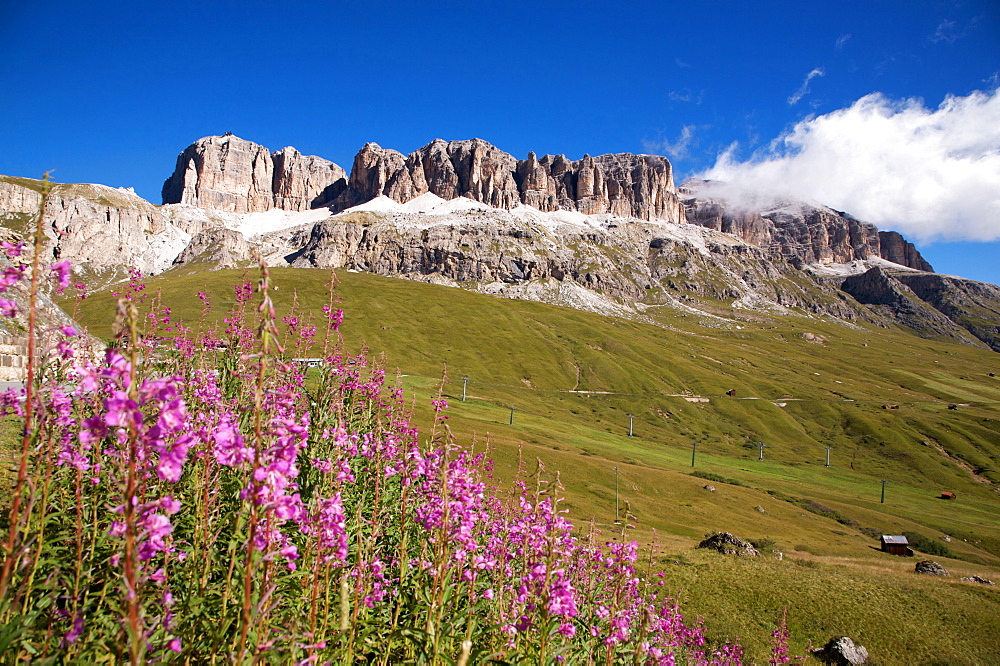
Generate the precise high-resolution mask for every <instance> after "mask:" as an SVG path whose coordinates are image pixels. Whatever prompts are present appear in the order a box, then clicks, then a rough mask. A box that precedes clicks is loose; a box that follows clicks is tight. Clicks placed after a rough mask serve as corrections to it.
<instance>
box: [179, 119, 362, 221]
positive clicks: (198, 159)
mask: <svg viewBox="0 0 1000 666" xmlns="http://www.w3.org/2000/svg"><path fill="white" fill-rule="evenodd" d="M344 180H345V173H344V170H343V169H342V168H340V167H339V166H337V165H336V164H334V163H333V162H330V161H329V160H325V159H323V158H321V157H316V156H313V155H302V154H301V153H299V151H297V150H295V149H294V148H283V149H282V150H280V151H277V152H276V153H274V154H273V155H272V154H271V152H270V151H268V149H267V148H265V147H264V146H261V145H259V144H256V143H253V142H252V141H247V140H245V139H241V138H239V137H237V136H233V135H231V134H226V135H224V136H207V137H204V138H201V139H198V140H197V141H195V142H194V143H193V144H191V145H190V146H188V147H187V148H185V149H184V150H183V151H182V152H181V154H180V155H178V157H177V164H176V166H175V167H174V172H173V174H172V175H171V176H170V177H169V178H168V179H167V180H166V182H164V184H163V191H162V194H163V203H165V204H168V203H181V204H190V205H192V206H200V207H202V208H209V209H212V210H218V211H226V212H231V213H256V212H262V211H266V210H271V209H272V208H281V209H284V210H308V209H309V208H315V207H317V206H319V205H322V204H323V203H327V202H329V201H332V200H333V199H336V197H337V196H338V195H339V194H340V193H341V192H342V191H343V190H345V189H346V187H347V184H346V182H341V181H344ZM338 183H340V184H338Z"/></svg>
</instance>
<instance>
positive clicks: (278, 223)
mask: <svg viewBox="0 0 1000 666" xmlns="http://www.w3.org/2000/svg"><path fill="white" fill-rule="evenodd" d="M328 217H330V209H328V208H314V209H312V210H304V211H290V210H281V209H279V208H272V209H271V210H269V211H265V212H263V213H247V214H244V215H239V221H238V222H236V223H235V224H232V223H230V224H227V225H226V227H227V228H229V229H233V230H235V231H238V232H240V233H241V234H243V237H244V238H246V239H247V240H250V239H251V238H253V237H254V236H260V235H262V234H267V233H271V232H274V231H282V230H284V229H290V228H292V227H299V226H302V225H305V224H315V223H316V222H320V221H321V220H325V219H326V218H328Z"/></svg>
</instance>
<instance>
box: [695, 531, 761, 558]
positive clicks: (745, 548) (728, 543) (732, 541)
mask: <svg viewBox="0 0 1000 666" xmlns="http://www.w3.org/2000/svg"><path fill="white" fill-rule="evenodd" d="M698 548H711V549H712V550H717V551H719V552H720V553H722V554H723V555H743V556H745V557H757V556H758V555H760V553H759V552H758V551H757V549H756V548H754V547H753V545H752V544H750V543H749V542H746V541H744V540H743V539H740V538H739V537H735V536H733V535H732V534H730V533H729V532H719V533H718V534H713V535H712V536H710V537H708V538H707V539H705V540H704V541H702V542H701V543H699V544H698Z"/></svg>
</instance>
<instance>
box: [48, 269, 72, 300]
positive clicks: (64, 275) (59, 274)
mask: <svg viewBox="0 0 1000 666" xmlns="http://www.w3.org/2000/svg"><path fill="white" fill-rule="evenodd" d="M50 271H51V273H52V276H53V277H54V278H55V279H56V291H57V292H58V293H60V294H61V293H63V291H64V290H65V289H66V287H68V286H69V277H70V271H71V266H70V263H69V262H68V261H60V262H59V263H57V264H52V268H51V269H50Z"/></svg>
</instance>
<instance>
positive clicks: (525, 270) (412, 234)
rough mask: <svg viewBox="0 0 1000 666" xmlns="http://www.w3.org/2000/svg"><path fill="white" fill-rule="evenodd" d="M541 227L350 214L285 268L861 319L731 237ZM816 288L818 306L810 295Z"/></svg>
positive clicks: (491, 219) (661, 228) (636, 227)
mask: <svg viewBox="0 0 1000 666" xmlns="http://www.w3.org/2000/svg"><path fill="white" fill-rule="evenodd" d="M536 218H537V221H536ZM541 218H542V216H541V214H538V213H525V212H523V211H511V212H505V211H490V212H483V211H474V210H470V211H467V212H466V213H463V214H451V215H417V214H403V213H392V214H388V213H379V212H367V211H351V212H348V213H345V214H342V215H337V216H334V217H330V218H327V219H326V220H323V221H321V222H318V223H316V224H315V225H314V226H313V227H312V230H311V232H310V236H309V239H308V241H307V242H306V243H305V244H304V245H303V246H302V248H301V250H300V251H299V252H297V253H296V254H295V255H294V256H293V257H292V258H290V263H291V265H292V266H295V267H300V268H307V267H311V268H331V267H346V268H349V269H354V270H359V271H365V272H372V273H379V274H382V275H399V276H405V277H410V278H413V279H419V280H427V281H447V282H463V283H474V284H477V285H483V286H485V285H489V284H491V283H498V284H503V285H518V284H523V283H527V282H530V281H543V282H548V283H551V284H552V285H554V286H556V285H563V286H568V285H570V284H575V285H578V286H580V287H583V288H584V289H588V290H591V291H593V292H596V293H597V294H600V295H601V296H602V297H603V298H605V299H613V300H616V301H620V302H622V303H635V302H642V303H645V304H649V305H654V304H666V303H673V304H678V305H680V306H682V307H685V306H683V303H684V299H687V298H691V297H706V298H711V299H713V300H729V301H732V300H737V301H738V303H737V304H735V307H748V308H752V307H756V306H757V305H761V304H764V305H765V306H766V307H770V308H776V309H781V308H787V307H802V308H805V309H807V310H808V311H810V312H822V313H824V314H834V313H835V316H838V317H843V318H845V319H849V320H857V319H859V318H864V317H865V316H866V313H865V310H864V308H861V307H859V306H858V305H857V304H853V305H852V302H851V301H850V299H848V298H846V297H845V296H843V295H842V293H839V292H838V289H837V288H836V287H835V286H832V285H826V284H821V283H816V282H812V281H808V282H805V281H799V280H796V279H792V278H790V276H789V274H788V273H783V272H782V271H780V270H779V269H778V268H777V267H776V266H775V265H774V264H773V263H771V262H769V261H768V260H767V259H766V258H765V257H764V254H763V253H762V252H761V251H760V250H759V249H758V248H755V247H753V246H751V245H748V244H746V243H743V242H742V241H740V240H738V239H735V238H734V237H732V236H728V235H724V234H718V233H714V232H711V231H709V230H704V229H697V228H689V227H687V226H686V225H685V226H684V227H681V228H679V227H677V225H664V224H656V223H645V222H641V221H637V220H632V221H625V220H620V219H619V218H612V217H608V218H607V219H606V221H605V222H603V223H601V224H599V225H598V224H596V223H595V224H593V225H585V224H570V223H563V224H555V225H553V224H552V222H546V223H542V221H541ZM786 270H790V269H788V268H787V267H786ZM793 273H794V271H793ZM817 288H818V289H820V290H821V291H822V293H823V294H824V295H825V297H824V298H823V299H822V302H819V301H818V299H816V298H815V295H814V294H810V290H812V289H817Z"/></svg>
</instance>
